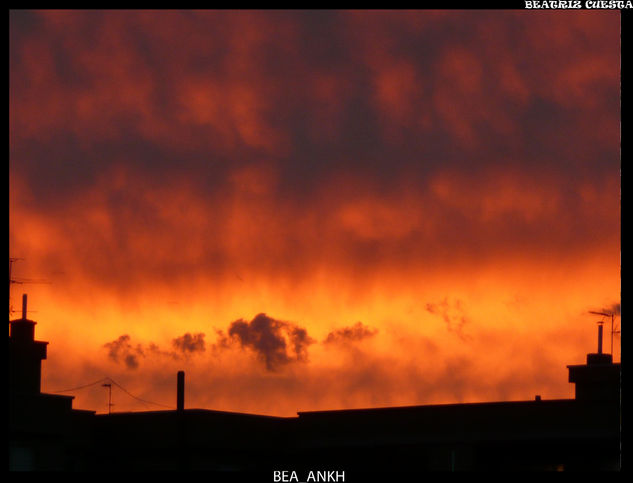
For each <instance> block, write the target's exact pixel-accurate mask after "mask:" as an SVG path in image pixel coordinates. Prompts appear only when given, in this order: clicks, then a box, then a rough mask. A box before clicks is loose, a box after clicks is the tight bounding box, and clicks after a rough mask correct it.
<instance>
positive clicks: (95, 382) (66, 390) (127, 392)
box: [54, 376, 176, 409]
mask: <svg viewBox="0 0 633 483" xmlns="http://www.w3.org/2000/svg"><path fill="white" fill-rule="evenodd" d="M102 382H110V383H112V384H114V385H115V386H116V387H118V388H119V389H121V391H123V392H124V393H125V394H127V395H128V396H130V397H131V398H133V399H136V400H137V401H139V402H141V403H143V404H145V405H147V404H152V405H154V406H160V407H164V408H167V409H176V408H175V407H173V406H167V405H166V404H160V403H157V402H153V401H148V400H146V399H142V398H140V397H138V396H135V395H134V394H132V393H131V392H130V391H128V390H127V389H125V388H124V387H123V386H122V385H121V384H119V383H118V382H116V381H115V380H114V379H112V378H111V377H110V376H106V377H103V378H101V379H99V380H98V381H94V382H91V383H89V384H83V385H81V386H76V387H71V388H69V389H62V390H61V391H54V393H55V394H58V393H62V392H71V391H78V390H80V389H85V388H87V387H90V386H94V385H96V384H99V383H102Z"/></svg>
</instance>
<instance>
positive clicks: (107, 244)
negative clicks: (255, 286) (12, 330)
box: [9, 11, 619, 290]
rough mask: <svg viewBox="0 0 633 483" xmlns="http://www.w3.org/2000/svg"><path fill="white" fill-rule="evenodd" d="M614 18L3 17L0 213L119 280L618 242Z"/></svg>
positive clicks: (539, 251)
mask: <svg viewBox="0 0 633 483" xmlns="http://www.w3.org/2000/svg"><path fill="white" fill-rule="evenodd" d="M618 22H619V17H618V15H617V14H612V13H611V12H599V13H598V12H573V13H568V12H565V13H564V15H561V14H558V13H555V12H542V13H541V12H537V13H534V12H476V11H465V12H452V11H448V12H430V11H429V12H427V11H420V12H346V11H318V12H291V11H288V12H279V11H276V12H255V11H252V12H231V11H222V12H213V11H211V12H194V11H182V12H181V11H171V12H150V11H141V12H137V11H127V12H117V11H93V12H85V11H45V12H38V11H29V12H11V15H10V35H11V44H10V113H9V114H10V127H11V129H10V138H11V142H10V155H11V159H10V183H11V191H12V193H15V195H14V196H17V197H18V199H17V200H16V201H15V202H13V201H12V203H11V209H12V210H14V211H17V210H21V211H20V214H21V213H22V212H24V211H27V212H28V213H26V214H24V215H23V218H24V217H26V215H27V214H29V213H36V214H37V215H38V216H39V215H42V216H45V217H46V219H48V220H51V224H52V226H53V227H54V228H51V229H54V230H58V231H59V233H60V236H59V238H60V239H63V240H64V241H63V244H59V245H53V244H49V245H48V246H47V248H46V250H47V252H46V253H42V254H38V255H37V256H40V255H41V257H42V259H45V260H47V262H46V263H50V262H49V261H50V260H59V259H68V258H69V257H71V256H72V257H73V258H74V259H76V260H77V270H80V271H82V272H84V273H86V274H87V275H88V277H90V278H92V279H97V280H99V282H100V283H103V284H105V285H114V286H116V287H117V288H119V289H120V290H123V287H124V286H127V284H128V283H130V281H131V280H135V281H137V282H138V283H141V281H142V280H144V279H148V280H165V281H168V282H169V283H171V282H173V281H174V280H177V279H184V278H187V277H190V276H191V274H192V273H201V274H205V275H206V274H209V273H213V274H215V275H217V274H223V273H224V272H227V273H228V272H231V273H233V270H234V267H236V266H237V267H238V268H239V269H240V270H242V272H244V273H248V272H249V271H253V272H261V273H270V269H271V268H274V269H275V271H276V273H284V274H288V275H291V276H297V277H303V276H305V274H306V273H308V272H310V271H311V270H313V269H314V267H316V266H320V265H322V264H330V265H333V266H335V267H336V269H342V270H345V271H349V270H354V271H355V272H359V273H362V272H364V271H372V270H377V269H378V267H380V266H382V265H385V266H394V265H396V266H397V265H401V266H416V265H420V266H426V265H428V264H434V263H439V264H444V263H450V262H452V261H455V260H459V259H464V260H483V261H485V260H486V259H487V258H494V257H498V256H506V255H508V254H529V255H530V256H537V257H538V256H543V254H547V256H553V257H565V256H567V254H569V253H575V250H576V249H578V250H580V251H583V250H584V251H592V250H595V249H596V247H598V246H603V245H605V244H610V245H609V246H613V245H614V244H617V241H614V238H613V236H612V235H611V234H612V233H613V232H614V227H616V228H617V226H618V224H619V217H618V213H619V198H618V187H619V171H618V167H619V23H618ZM245 172H246V173H247V176H246V178H247V182H243V179H244V173H245ZM117 173H124V175H123V181H115V180H118V179H119V177H118V175H117ZM249 173H250V174H249ZM262 173H264V174H262ZM117 183H118V184H117ZM177 189H178V190H181V191H183V192H185V193H186V194H187V196H186V197H185V196H180V194H178V193H174V191H175V190H177ZM174 197H175V198H176V199H172V198H174ZM156 198H157V199H158V201H155V200H154V199H156ZM97 211H98V212H100V214H99V216H98V217H95V216H94V214H95V212H97ZM71 212H72V213H73V215H72V216H69V215H68V214H69V213H71ZM191 212H201V213H205V215H206V216H197V217H196V219H195V220H191V219H188V218H187V215H188V214H189V213H191ZM236 215H238V216H236ZM12 216H13V218H14V219H17V217H18V216H19V214H18V215H17V216H16V213H14V212H12ZM97 221H99V223H97ZM102 221H104V223H105V224H106V226H103V224H102V223H101V222H102ZM588 232H591V233H592V236H590V237H589V236H587V233H588ZM317 233H318V236H319V239H320V240H321V243H319V244H318V245H317V244H315V242H314V240H315V239H316V238H315V234H317ZM61 234H63V235H61ZM139 239H142V240H143V243H139V242H138V240H139ZM185 239H186V240H204V247H203V248H201V249H200V250H197V251H194V252H192V253H189V250H191V249H190V248H189V244H183V240H185ZM10 242H11V244H12V246H14V247H18V248H21V247H22V245H24V244H25V243H26V242H24V241H23V240H21V239H19V234H17V230H16V229H14V228H13V227H12V228H11V240H10ZM147 246H151V247H152V250H146V249H145V248H144V247H147ZM140 247H143V248H140ZM183 252H184V253H183ZM174 253H179V254H181V256H180V258H179V261H178V262H174V261H173V260H174V256H173V254H174ZM96 254H98V255H96ZM30 256H31V258H35V257H36V254H33V255H30ZM105 260H107V262H105Z"/></svg>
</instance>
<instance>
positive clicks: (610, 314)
mask: <svg viewBox="0 0 633 483" xmlns="http://www.w3.org/2000/svg"><path fill="white" fill-rule="evenodd" d="M589 313H590V314H593V315H602V316H603V317H611V357H613V334H619V333H620V331H619V330H614V329H613V318H614V317H615V312H607V311H604V312H594V311H593V310H590V311H589ZM598 324H600V325H602V324H604V320H601V321H600V322H598ZM600 334H601V335H602V331H600Z"/></svg>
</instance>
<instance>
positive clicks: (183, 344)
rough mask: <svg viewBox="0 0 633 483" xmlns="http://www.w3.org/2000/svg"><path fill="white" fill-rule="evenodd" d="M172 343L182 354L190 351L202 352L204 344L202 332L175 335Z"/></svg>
mask: <svg viewBox="0 0 633 483" xmlns="http://www.w3.org/2000/svg"><path fill="white" fill-rule="evenodd" d="M172 345H173V347H174V349H176V350H177V351H178V352H182V353H183V354H189V353H192V352H204V351H205V344H204V334H203V333H197V334H190V333H189V332H187V333H186V334H184V335H181V336H180V337H176V338H175V339H174V340H172Z"/></svg>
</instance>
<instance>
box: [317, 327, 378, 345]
mask: <svg viewBox="0 0 633 483" xmlns="http://www.w3.org/2000/svg"><path fill="white" fill-rule="evenodd" d="M377 332H378V329H373V328H371V327H368V326H366V325H364V324H363V323H362V322H356V324H354V325H352V326H350V327H342V328H340V329H336V330H333V331H332V332H330V333H329V334H328V335H327V337H326V338H325V340H324V341H323V343H324V344H333V343H345V342H357V341H360V340H363V339H367V338H368V337H373V336H374V335H376V333H377Z"/></svg>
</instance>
